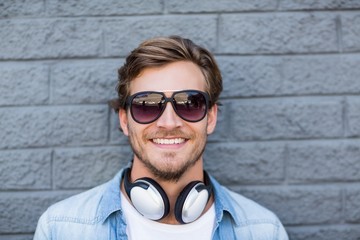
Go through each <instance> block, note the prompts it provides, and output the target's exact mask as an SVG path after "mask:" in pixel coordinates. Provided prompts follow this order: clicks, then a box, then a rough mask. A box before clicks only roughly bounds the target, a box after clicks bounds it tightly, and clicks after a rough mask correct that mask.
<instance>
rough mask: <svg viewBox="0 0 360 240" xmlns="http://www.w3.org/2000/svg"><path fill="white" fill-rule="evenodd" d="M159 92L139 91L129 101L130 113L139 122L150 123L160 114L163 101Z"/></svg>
mask: <svg viewBox="0 0 360 240" xmlns="http://www.w3.org/2000/svg"><path fill="white" fill-rule="evenodd" d="M162 100H163V96H162V95H161V94H159V93H140V94H137V95H136V96H135V97H134V98H133V99H132V102H131V114H132V116H133V118H134V120H135V121H137V122H139V123H150V122H152V121H154V120H156V119H157V118H158V117H159V115H160V114H161V112H162V110H163V107H164V103H163V101H162Z"/></svg>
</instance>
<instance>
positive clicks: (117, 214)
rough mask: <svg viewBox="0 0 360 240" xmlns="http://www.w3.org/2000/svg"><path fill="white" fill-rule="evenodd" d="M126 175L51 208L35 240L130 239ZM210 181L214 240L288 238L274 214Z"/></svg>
mask: <svg viewBox="0 0 360 240" xmlns="http://www.w3.org/2000/svg"><path fill="white" fill-rule="evenodd" d="M122 174H123V170H121V171H120V172H119V173H118V174H117V175H116V176H115V177H114V178H113V179H112V180H111V181H109V182H107V183H105V184H103V185H100V186H98V187H95V188H93V189H91V190H88V191H86V192H84V193H81V194H78V195H75V196H73V197H70V198H68V199H65V200H63V201H61V202H58V203H56V204H54V205H52V206H51V207H49V208H48V209H47V210H46V211H45V212H44V213H43V215H42V216H41V218H40V219H39V222H38V225H37V228H36V232H35V236H34V240H45V239H46V240H48V239H52V240H110V239H112V240H115V239H118V240H120V239H121V240H122V239H128V238H127V236H126V222H125V218H124V216H123V213H122V210H121V199H120V181H121V177H122ZM210 179H211V182H212V184H213V188H214V196H215V212H216V226H215V230H214V234H213V239H215V240H217V239H225V240H232V239H242V240H247V239H252V240H275V239H276V240H287V239H288V236H287V234H286V231H285V229H284V227H283V226H282V224H281V223H280V221H279V220H278V218H277V217H276V216H275V215H274V214H273V213H272V212H270V211H269V210H267V209H265V208H263V207H261V206H260V205H258V204H257V203H255V202H253V201H251V200H249V199H247V198H245V197H243V196H241V195H239V194H237V193H234V192H231V191H230V190H228V189H227V188H225V187H223V186H221V185H220V184H219V183H218V182H217V181H216V180H215V179H214V178H212V177H210Z"/></svg>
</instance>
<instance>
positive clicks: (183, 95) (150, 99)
mask: <svg viewBox="0 0 360 240" xmlns="http://www.w3.org/2000/svg"><path fill="white" fill-rule="evenodd" d="M167 102H170V103H171V105H172V107H173V109H174V111H175V112H176V114H177V115H178V116H179V117H180V118H182V119H183V120H185V121H188V122H198V121H201V120H202V119H203V118H204V117H205V115H206V113H207V110H208V108H209V95H208V94H207V93H205V92H201V91H198V90H183V91H176V92H174V93H173V94H172V96H171V97H169V98H168V97H166V96H165V94H164V93H163V92H153V91H149V92H138V93H135V94H133V95H131V96H130V97H128V98H127V100H126V106H127V107H129V108H130V113H131V116H132V118H133V119H134V120H135V121H136V122H137V123H141V124H148V123H152V122H154V121H156V120H157V119H158V118H159V117H160V116H161V114H162V113H163V112H164V110H165V108H166V104H167Z"/></svg>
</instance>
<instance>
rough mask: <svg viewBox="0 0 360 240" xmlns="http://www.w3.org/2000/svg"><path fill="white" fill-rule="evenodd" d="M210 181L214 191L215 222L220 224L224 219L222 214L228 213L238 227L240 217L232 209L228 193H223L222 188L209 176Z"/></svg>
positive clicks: (236, 211)
mask: <svg viewBox="0 0 360 240" xmlns="http://www.w3.org/2000/svg"><path fill="white" fill-rule="evenodd" d="M210 181H211V184H212V186H213V190H214V198H215V211H216V221H217V222H218V223H220V222H221V220H222V218H223V217H224V213H228V214H229V215H230V216H231V218H232V219H233V220H234V222H235V224H236V226H239V225H240V221H241V218H242V216H241V215H240V214H239V211H238V210H236V209H235V208H234V205H233V204H232V201H231V196H230V194H229V193H228V191H225V189H224V187H223V186H221V185H220V183H218V182H217V181H216V180H215V178H213V177H212V176H210Z"/></svg>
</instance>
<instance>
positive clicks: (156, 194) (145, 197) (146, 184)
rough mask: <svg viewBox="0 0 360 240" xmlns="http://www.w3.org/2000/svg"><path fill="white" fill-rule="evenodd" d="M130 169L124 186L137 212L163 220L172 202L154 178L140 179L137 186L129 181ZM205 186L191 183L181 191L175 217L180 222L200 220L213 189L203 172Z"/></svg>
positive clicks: (136, 183) (126, 170) (196, 182)
mask: <svg viewBox="0 0 360 240" xmlns="http://www.w3.org/2000/svg"><path fill="white" fill-rule="evenodd" d="M129 175H130V168H127V169H125V170H124V187H125V191H126V193H127V195H128V197H129V198H130V200H131V202H132V204H133V206H134V207H135V209H136V210H137V211H138V212H139V213H140V214H141V215H143V216H144V217H146V218H148V219H151V220H160V219H162V218H164V217H165V216H167V215H168V214H169V211H170V203H169V199H168V197H167V195H166V193H165V191H164V190H163V189H162V187H161V186H160V185H159V184H158V183H157V182H156V181H155V180H153V179H151V178H147V177H144V178H139V179H137V180H136V181H135V182H134V183H131V182H130V180H129ZM204 178H205V183H203V182H201V181H193V182H190V183H189V184H188V185H186V187H185V188H184V189H183V190H182V191H181V192H180V194H179V196H178V198H177V200H176V203H175V209H174V214H175V218H176V220H177V221H178V222H179V223H182V224H184V223H190V222H193V221H195V220H196V219H197V218H199V217H200V215H201V214H202V212H203V211H204V209H205V207H206V204H207V203H208V201H209V199H210V196H211V193H212V186H211V183H210V179H209V176H208V175H207V173H206V172H205V171H204Z"/></svg>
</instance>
